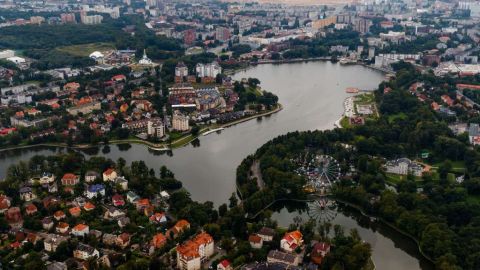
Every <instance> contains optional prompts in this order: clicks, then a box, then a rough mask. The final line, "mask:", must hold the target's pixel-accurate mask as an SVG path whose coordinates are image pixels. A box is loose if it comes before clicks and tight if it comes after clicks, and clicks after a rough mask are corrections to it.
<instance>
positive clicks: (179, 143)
mask: <svg viewBox="0 0 480 270" xmlns="http://www.w3.org/2000/svg"><path fill="white" fill-rule="evenodd" d="M281 110H283V106H282V104H280V103H277V106H276V107H275V108H274V109H272V110H270V111H267V112H263V113H259V114H255V115H251V116H248V117H244V118H241V119H237V120H235V121H232V122H228V123H225V124H222V125H219V126H216V127H214V128H213V130H214V129H218V128H228V127H231V126H233V125H237V124H240V123H243V122H247V121H250V120H253V119H255V118H258V117H263V116H268V115H272V114H275V113H277V112H280V111H281ZM210 130H211V127H205V128H203V129H202V130H200V131H199V133H198V135H196V136H192V135H188V136H185V137H181V138H179V139H177V140H176V141H173V142H171V143H170V144H169V143H154V142H149V141H146V140H141V139H123V140H111V141H109V142H108V144H104V143H103V142H100V143H98V144H75V145H71V146H68V145H67V143H39V144H32V145H21V146H12V147H6V148H1V149H0V152H6V151H11V150H20V149H29V148H35V147H61V148H68V149H77V150H81V149H89V148H93V147H98V146H106V145H118V144H143V145H145V146H147V147H148V148H149V149H151V150H154V151H168V150H173V149H177V148H181V147H183V146H185V145H187V144H189V143H190V142H192V141H193V140H195V139H197V138H199V137H200V136H203V134H204V132H208V131H210ZM207 135H208V134H207ZM183 141H185V142H183ZM169 145H170V147H169Z"/></svg>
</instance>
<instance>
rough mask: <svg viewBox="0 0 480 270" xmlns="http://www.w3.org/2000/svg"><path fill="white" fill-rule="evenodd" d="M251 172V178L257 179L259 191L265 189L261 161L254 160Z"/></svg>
mask: <svg viewBox="0 0 480 270" xmlns="http://www.w3.org/2000/svg"><path fill="white" fill-rule="evenodd" d="M250 171H251V172H252V175H251V177H252V178H256V180H257V186H258V188H259V189H264V188H265V182H264V181H263V177H262V171H261V170H260V161H258V160H254V161H253V164H252V166H251V167H250Z"/></svg>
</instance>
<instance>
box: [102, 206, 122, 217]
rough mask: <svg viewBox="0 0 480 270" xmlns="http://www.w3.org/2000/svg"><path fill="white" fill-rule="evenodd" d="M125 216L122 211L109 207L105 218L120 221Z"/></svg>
mask: <svg viewBox="0 0 480 270" xmlns="http://www.w3.org/2000/svg"><path fill="white" fill-rule="evenodd" d="M124 216H125V213H124V212H123V211H121V210H120V209H118V208H115V207H113V206H111V207H108V209H107V211H106V212H105V214H104V217H105V218H107V219H108V218H111V219H119V218H121V217H124Z"/></svg>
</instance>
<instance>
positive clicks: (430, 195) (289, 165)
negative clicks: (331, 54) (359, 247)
mask: <svg viewBox="0 0 480 270" xmlns="http://www.w3.org/2000/svg"><path fill="white" fill-rule="evenodd" d="M396 69H397V77H396V79H395V80H393V81H390V82H386V83H382V84H381V85H380V86H379V88H378V90H377V91H376V92H375V95H376V99H377V101H378V104H379V109H380V112H381V117H380V119H379V120H378V121H367V123H366V124H365V125H363V126H357V127H354V128H349V129H335V130H329V131H307V132H293V133H289V134H286V135H283V136H280V137H278V138H275V139H273V140H272V141H270V142H268V143H266V144H265V145H264V146H262V147H261V148H260V149H259V150H257V152H256V153H255V154H254V155H252V156H249V157H248V158H246V159H245V160H244V161H243V162H242V164H241V165H240V167H239V168H238V169H237V184H238V185H239V190H240V192H239V193H240V194H242V196H243V198H244V200H243V203H244V205H245V209H246V211H247V212H248V213H252V214H254V213H257V212H258V211H260V210H261V209H263V207H265V206H267V205H268V204H269V203H271V202H272V201H274V200H279V199H304V198H305V196H306V194H305V192H304V191H303V188H302V186H303V183H305V179H302V177H301V176H298V175H297V174H295V173H294V170H295V168H296V167H295V164H294V163H293V162H292V160H293V159H294V158H295V157H296V156H298V155H299V154H301V153H302V152H305V151H306V150H307V149H308V151H317V152H319V153H322V154H327V155H330V156H332V157H334V158H335V159H336V160H337V161H338V162H339V163H340V166H341V168H342V171H343V177H342V178H341V179H340V180H339V181H338V182H337V183H336V184H335V185H334V188H333V192H334V195H335V196H336V197H337V198H339V199H341V200H343V201H347V202H350V203H353V204H355V205H358V206H360V207H361V208H363V209H364V211H366V212H367V213H369V214H371V215H374V216H378V217H380V218H381V219H382V220H383V221H384V222H388V223H390V224H393V225H394V226H395V227H397V228H398V229H400V230H402V231H404V232H406V233H407V234H409V235H411V236H412V237H414V238H415V239H416V240H418V243H419V246H420V248H421V250H422V251H423V252H424V254H425V255H426V256H428V257H429V258H431V259H432V260H433V261H434V262H435V264H436V267H437V269H445V270H446V269H480V253H478V250H479V247H478V242H479V240H480V235H479V234H478V231H480V210H478V209H480V162H479V160H480V153H479V149H477V148H473V147H471V146H470V145H468V138H466V136H465V134H461V135H458V136H455V135H454V134H453V132H452V131H451V130H450V129H449V128H448V126H447V121H448V119H443V118H442V117H441V116H439V115H438V114H436V113H435V112H433V111H432V110H431V109H430V106H429V105H428V104H425V103H422V102H420V101H419V100H418V99H417V98H416V97H415V96H414V95H412V94H411V93H409V91H408V88H409V86H410V85H411V84H412V83H414V82H416V81H423V82H424V83H425V84H426V86H424V88H425V89H430V90H431V91H440V92H442V93H443V92H444V93H452V91H454V90H453V88H454V87H453V85H454V84H455V83H457V82H459V81H462V82H465V80H468V81H470V82H472V81H476V80H478V78H470V79H465V78H460V79H454V78H448V77H447V78H444V79H441V78H435V77H434V76H433V75H432V74H420V73H418V72H417V71H416V70H415V69H414V68H413V67H412V66H410V65H407V64H403V63H402V64H399V65H397V66H396ZM387 87H390V88H391V89H392V90H391V91H389V93H388V94H386V93H384V89H385V88H387ZM434 89H436V90H434ZM477 121H478V118H473V119H472V122H477ZM421 152H428V153H429V157H428V158H424V159H423V160H422V162H424V163H426V164H437V165H436V171H435V172H432V173H426V174H424V176H423V177H421V178H418V177H414V176H412V175H409V176H407V177H406V178H405V179H403V180H401V181H398V182H392V181H391V180H390V179H389V178H388V177H387V174H386V172H385V170H384V168H383V166H382V164H383V163H384V162H385V159H394V158H400V157H409V158H411V159H418V157H419V156H420V153H421ZM255 160H258V161H260V164H261V165H260V167H261V171H262V175H263V178H264V179H265V183H266V185H267V188H265V189H263V190H258V187H257V185H256V180H255V179H254V178H253V179H252V177H250V174H251V172H250V167H251V164H253V162H254V161H255ZM455 166H457V167H463V168H461V169H462V170H461V171H460V172H459V171H458V169H459V168H455ZM352 168H354V170H353V171H352ZM452 176H453V177H452ZM458 176H464V178H465V180H464V181H463V182H460V183H459V182H457V181H455V177H458ZM387 184H388V185H389V186H391V187H394V189H395V190H396V191H392V188H387Z"/></svg>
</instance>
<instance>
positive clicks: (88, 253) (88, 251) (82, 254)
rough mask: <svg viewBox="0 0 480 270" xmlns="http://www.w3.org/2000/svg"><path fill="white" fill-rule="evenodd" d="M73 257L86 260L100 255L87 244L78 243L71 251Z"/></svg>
mask: <svg viewBox="0 0 480 270" xmlns="http://www.w3.org/2000/svg"><path fill="white" fill-rule="evenodd" d="M73 257H74V258H76V259H79V260H87V259H90V258H98V257H100V253H99V252H98V250H96V249H95V248H93V247H91V246H89V245H87V244H83V243H79V244H78V246H77V248H76V249H75V250H74V251H73Z"/></svg>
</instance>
